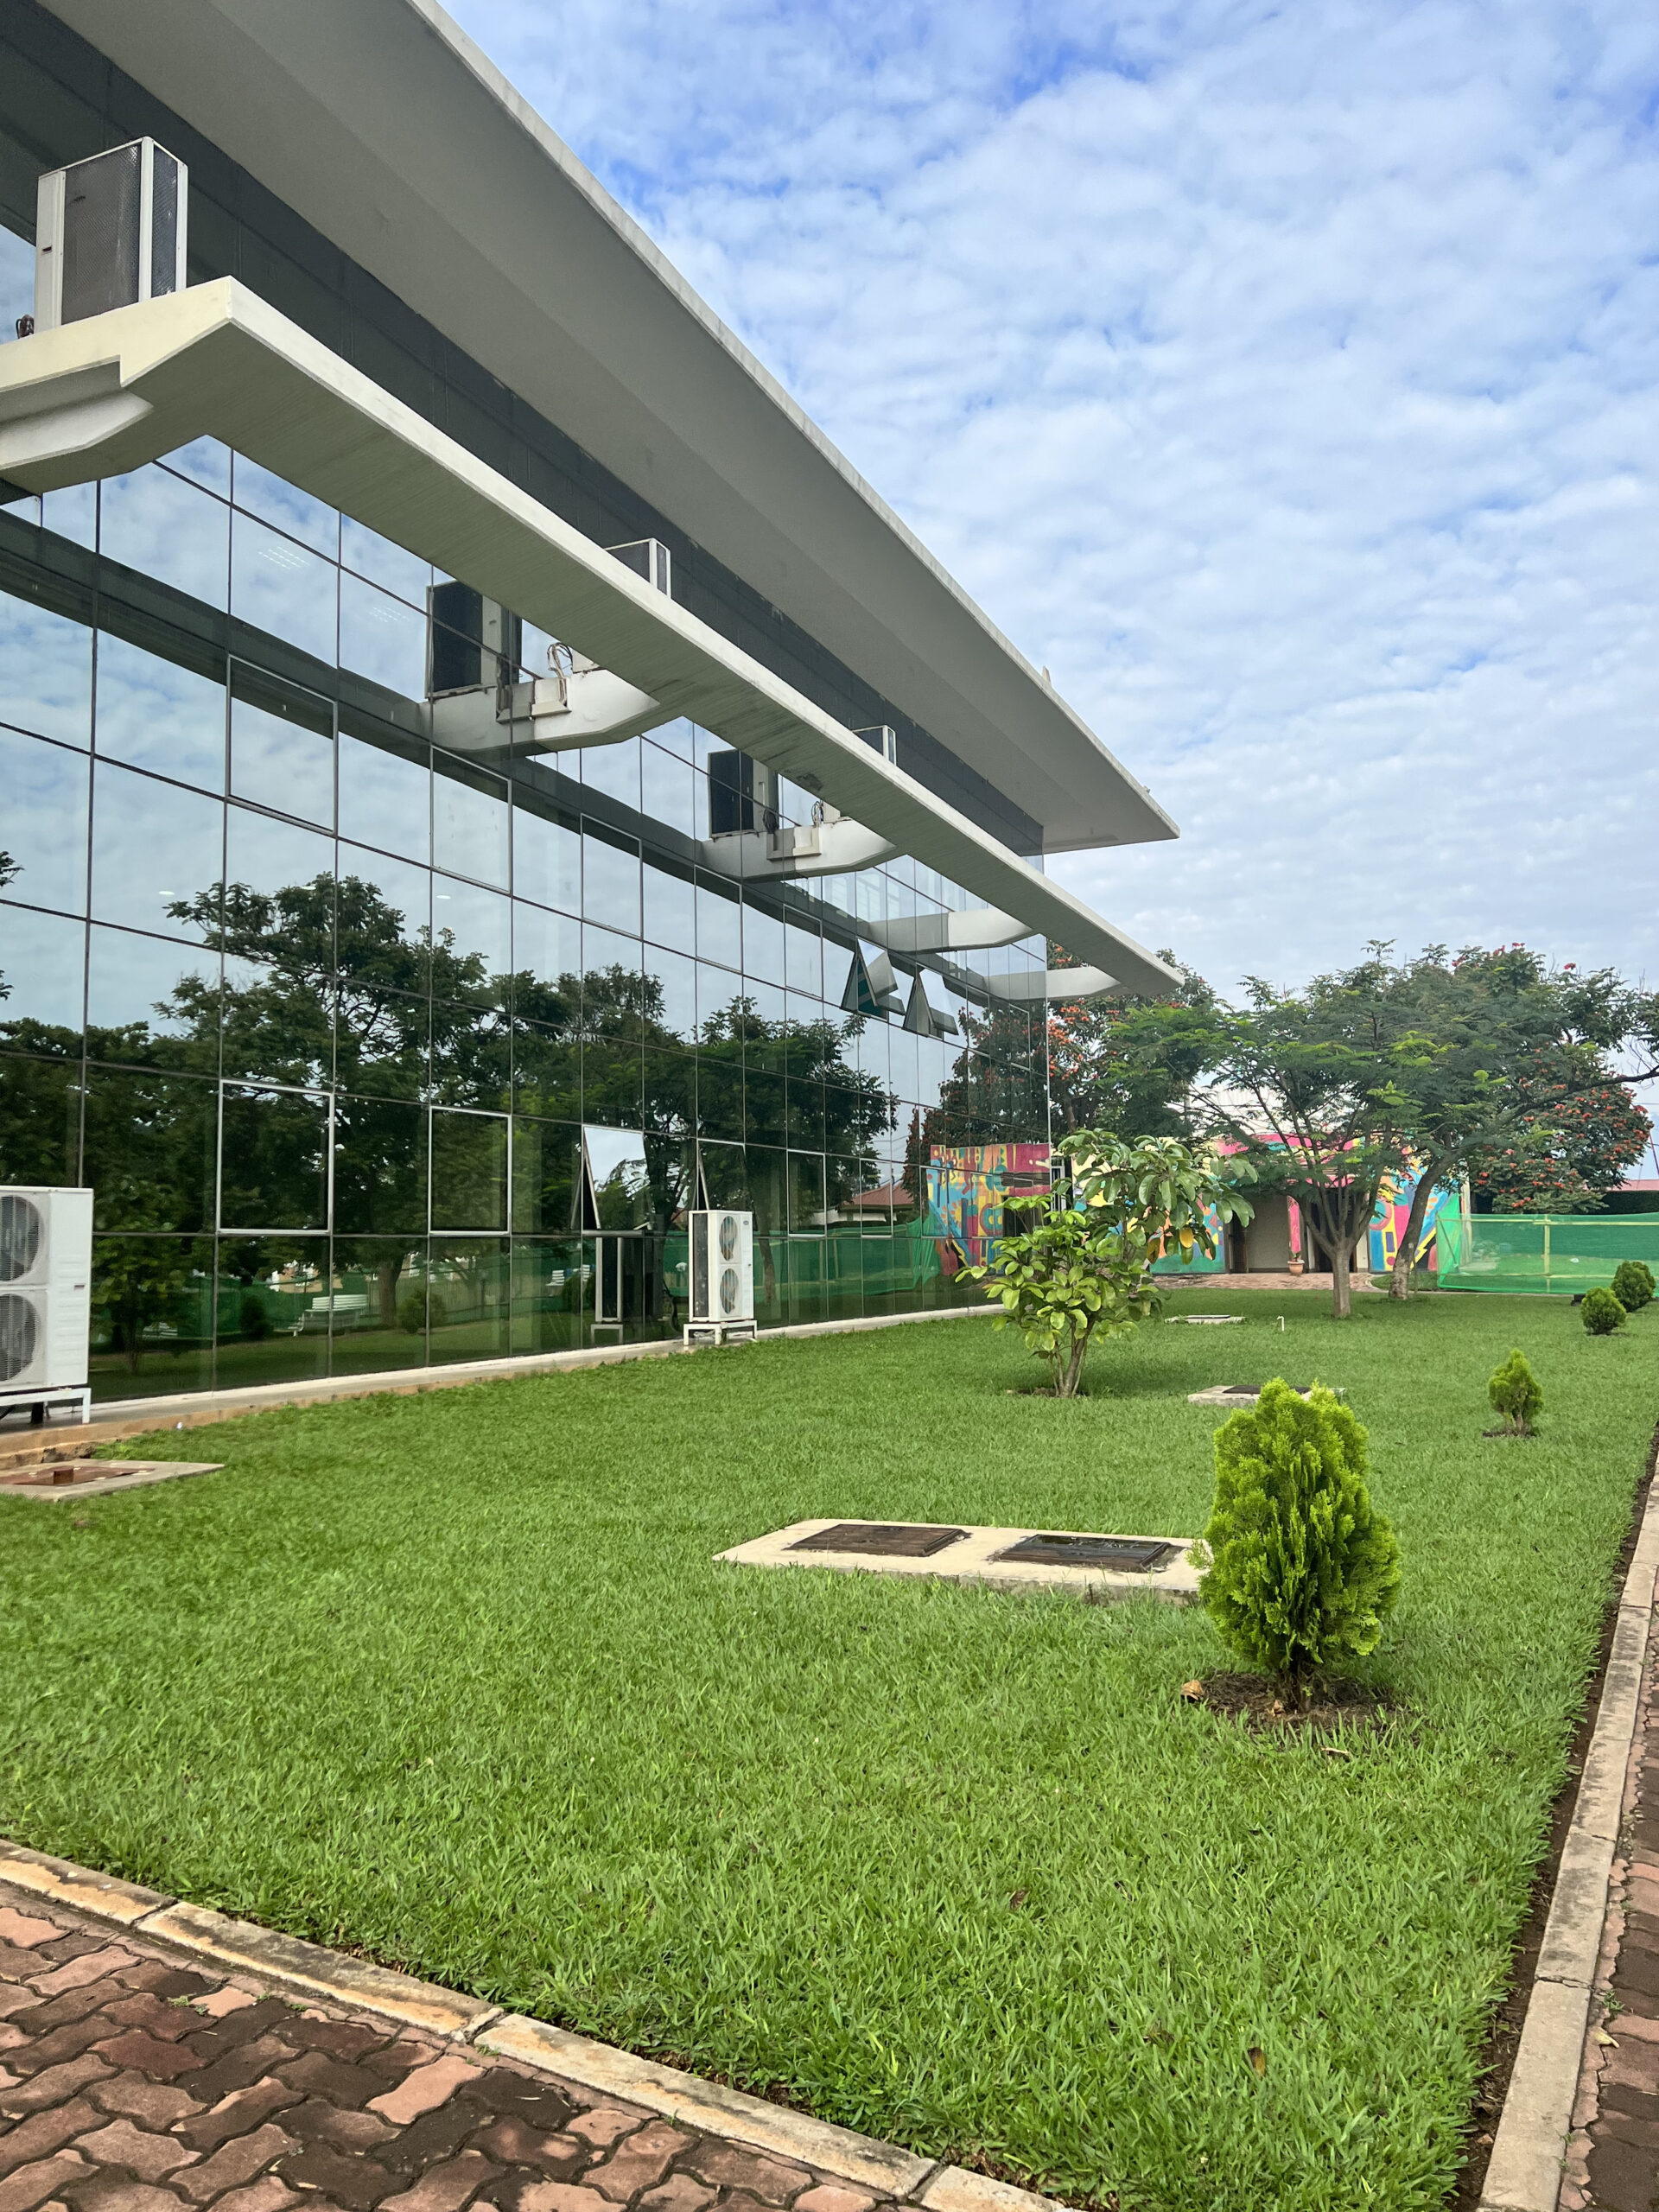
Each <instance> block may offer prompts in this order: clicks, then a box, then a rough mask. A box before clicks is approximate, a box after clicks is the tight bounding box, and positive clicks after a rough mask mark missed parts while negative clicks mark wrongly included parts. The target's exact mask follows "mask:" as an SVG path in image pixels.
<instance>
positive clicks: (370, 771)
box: [340, 712, 432, 863]
mask: <svg viewBox="0 0 1659 2212" xmlns="http://www.w3.org/2000/svg"><path fill="white" fill-rule="evenodd" d="M377 735H378V734H377ZM428 763H429V754H428V753H427V749H426V747H424V746H423V745H417V744H416V743H415V742H414V741H412V740H410V741H405V742H404V743H402V744H399V743H397V742H396V741H394V740H393V739H392V738H391V736H390V735H387V736H385V737H378V741H377V738H375V737H371V736H370V734H368V733H367V731H366V730H363V731H360V732H359V731H353V729H352V728H350V727H349V724H348V717H347V716H346V714H345V713H344V712H342V714H341V716H340V836H342V837H351V838H353V839H355V840H356V842H358V843H359V844H362V845H378V847H379V848H380V849H381V850H382V851H383V852H387V853H401V854H402V855H404V858H405V859H406V860H411V861H422V862H423V863H424V862H426V861H429V860H430V858H431V854H432V819H431V817H432V779H431V774H430V772H429V766H428Z"/></svg>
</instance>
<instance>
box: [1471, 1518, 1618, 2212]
mask: <svg viewBox="0 0 1659 2212" xmlns="http://www.w3.org/2000/svg"><path fill="white" fill-rule="evenodd" d="M1656 1578H1659V1484H1654V1485H1653V1486H1652V1487H1651V1488H1650V1489H1649V1493H1648V1503H1647V1510H1646V1511H1645V1512H1644V1513H1643V1517H1642V1528H1641V1532H1640V1534H1639V1535H1637V1541H1636V1550H1635V1552H1634V1554H1633V1555H1632V1557H1631V1560H1630V1572H1629V1573H1628V1574H1627V1575H1626V1576H1625V1578H1624V1591H1623V1592H1622V1594H1621V1596H1620V1599H1619V1605H1618V1618H1617V1620H1616V1621H1615V1623H1614V1627H1613V1641H1612V1648H1611V1650H1610V1652H1609V1653H1608V1656H1607V1672H1606V1675H1605V1679H1604V1681H1603V1684H1602V1693H1601V1703H1600V1706H1599V1708H1598V1710H1597V1714H1596V1726H1595V1732H1594V1734H1593V1735H1592V1738H1591V1741H1590V1749H1589V1751H1588V1753H1587V1754H1586V1758H1585V1763H1584V1773H1583V1776H1582V1777H1581V1779H1580V1783H1579V1794H1578V1800H1577V1802H1576V1803H1575V1805H1574V1807H1573V1821H1572V1825H1571V1827H1569V1828H1568V1830H1567V1841H1566V1844H1565V1846H1564V1847H1563V1848H1562V1852H1561V1863H1560V1870H1559V1872H1557V1875H1556V1878H1555V1892H1554V1898H1553V1899H1552V1901H1551V1904H1550V1908H1549V1918H1548V1921H1547V1922H1546V1923H1545V1926H1544V1940H1543V1944H1542V1947H1541V1949H1540V1951H1539V1955H1538V1967H1537V1973H1536V1977H1535V1980H1534V1982H1533V1987H1532V1995H1531V1997H1530V1998H1529V2000H1528V2004H1527V2017H1526V2021H1525V2024H1524V2025H1523V2026H1522V2031H1521V2042H1520V2046H1519V2048H1518V2049H1517V2050H1516V2058H1515V2070H1514V2071H1513V2073H1512V2074H1511V2075H1510V2086H1509V2089H1508V2092H1507V2094H1505V2096H1504V2099H1503V2113H1502V2114H1501V2116H1500V2118H1499V2120H1498V2124H1497V2133H1496V2135H1495V2136H1494V2139H1493V2142H1492V2155H1491V2162H1490V2163H1489V2164H1488V2166H1487V2168H1486V2181H1485V2185H1484V2188H1483V2190H1482V2191H1481V2197H1480V2212H1556V2205H1557V2202H1558V2200H1559V2198H1560V2189H1561V2177H1562V2169H1563V2166H1564V2164H1565V2161H1566V2158H1567V2139H1568V2137H1569V2136H1570V2135H1571V2133H1572V2130H1573V2107H1574V2104H1575V2101H1576V2100H1577V2096H1578V2088H1579V2076H1580V2065H1581V2063H1582V2059H1583V2055H1584V2042H1585V2037H1586V2032H1587V2031H1588V2028H1589V2020H1590V2000H1591V1997H1592V1993H1593V1991H1594V1988H1595V1982H1596V1972H1597V1967H1598V1965H1599V1961H1600V1957H1601V1946H1602V1932H1603V1929H1604V1927H1605V1922H1606V1917H1607V1898H1608V1892H1609V1889H1610V1886H1611V1878H1612V1869H1613V1856H1614V1853H1615V1851H1616V1849H1617V1847H1618V1831H1619V1825H1620V1821H1621V1818H1622V1815H1623V1808H1624V1784H1625V1777H1626V1775H1627V1772H1628V1770H1629V1766H1630V1745H1631V1743H1632V1741H1633V1739H1634V1737H1635V1733H1636V1723H1637V1711H1638V1707H1639V1705H1640V1700H1641V1691H1642V1673H1643V1667H1644V1665H1645V1663H1646V1659H1647V1651H1648V1641H1649V1636H1650V1634H1651V1632H1652V1628H1653V1618H1654V1603H1655V1583H1656Z"/></svg>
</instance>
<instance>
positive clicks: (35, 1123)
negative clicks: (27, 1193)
mask: <svg viewBox="0 0 1659 2212" xmlns="http://www.w3.org/2000/svg"><path fill="white" fill-rule="evenodd" d="M3 1034H4V1028H3V1025H0V1036H3ZM73 1050H74V1052H75V1054H76V1055H77V1057H74V1058H63V1057H53V1058H45V1057H42V1056H41V1055H40V1054H34V1055H30V1056H29V1057H25V1056H24V1055H23V1054H22V1052H0V1181H3V1182H7V1183H46V1184H58V1183H78V1182H79V1180H80V1102H81V1094H82V1084H81V1067H80V1061H79V1057H78V1055H79V1042H78V1041H77V1043H76V1045H75V1046H74V1047H73Z"/></svg>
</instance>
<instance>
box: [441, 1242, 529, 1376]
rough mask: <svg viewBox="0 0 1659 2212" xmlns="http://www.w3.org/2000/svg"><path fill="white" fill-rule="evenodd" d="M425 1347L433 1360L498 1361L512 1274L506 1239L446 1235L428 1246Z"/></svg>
mask: <svg viewBox="0 0 1659 2212" xmlns="http://www.w3.org/2000/svg"><path fill="white" fill-rule="evenodd" d="M429 1269H430V1274H429V1284H428V1315H427V1329H428V1339H427V1341H428V1345H429V1357H430V1358H431V1359H432V1361H433V1362H434V1363H440V1362H442V1361H445V1360H452V1359H499V1358H501V1357H504V1356H505V1353H506V1351H507V1349H508V1344H509V1341H510V1338H509V1333H508V1321H509V1316H510V1313H511V1311H512V1259H511V1256H510V1248H509V1247H508V1245H507V1243H506V1241H505V1238H502V1239H499V1240H498V1239H495V1238H489V1239H485V1238H482V1237H477V1238H464V1239H463V1238H461V1237H449V1238H446V1239H445V1240H444V1241H443V1242H442V1243H434V1244H433V1245H432V1246H431V1248H430V1258H429Z"/></svg>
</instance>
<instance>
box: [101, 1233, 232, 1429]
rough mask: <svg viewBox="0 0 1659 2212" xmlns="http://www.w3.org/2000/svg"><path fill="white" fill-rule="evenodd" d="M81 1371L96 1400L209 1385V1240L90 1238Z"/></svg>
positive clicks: (161, 1392) (210, 1375) (210, 1319)
mask: <svg viewBox="0 0 1659 2212" xmlns="http://www.w3.org/2000/svg"><path fill="white" fill-rule="evenodd" d="M87 1373H88V1379H89V1381H90V1382H91V1383H92V1395H93V1396H94V1397H96V1398H142V1397H156V1396H160V1395H165V1394H167V1393H169V1392H172V1391H175V1390H197V1389H208V1388H209V1387H210V1386H211V1384H212V1383H213V1239H212V1238H211V1237H208V1236H99V1237H96V1238H94V1239H93V1243H92V1340H91V1344H90V1345H89V1347H88V1368H87Z"/></svg>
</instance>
